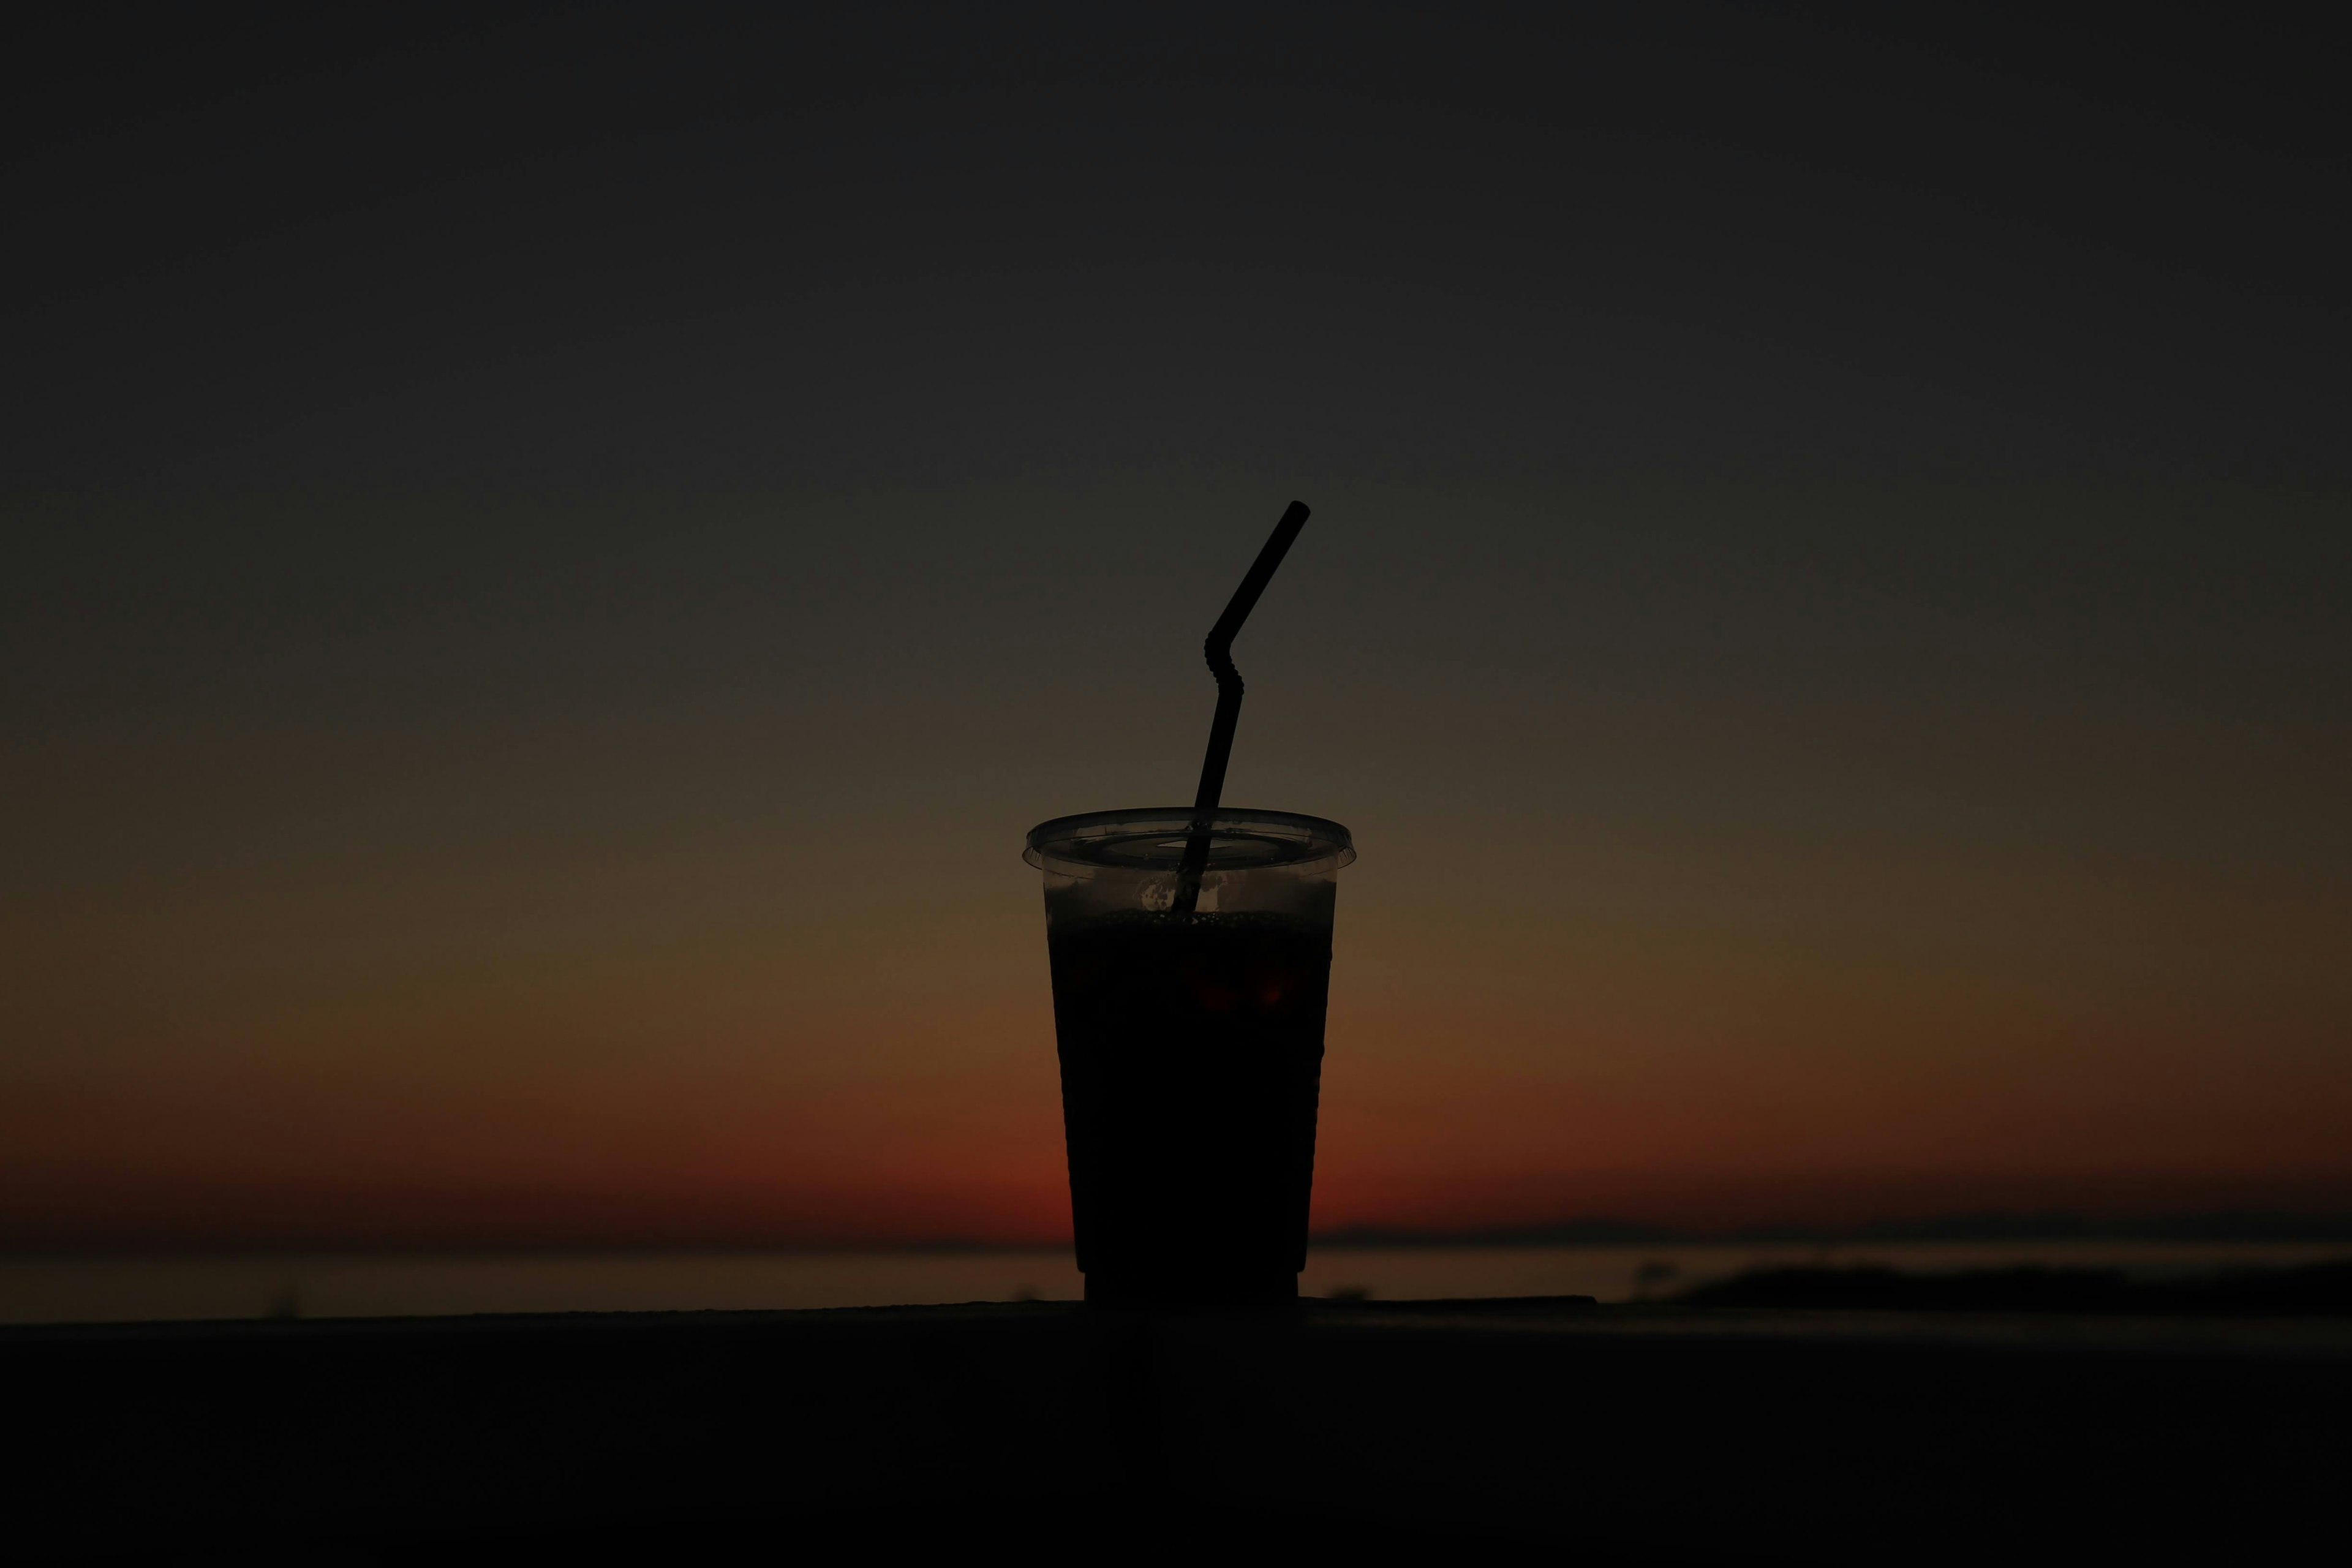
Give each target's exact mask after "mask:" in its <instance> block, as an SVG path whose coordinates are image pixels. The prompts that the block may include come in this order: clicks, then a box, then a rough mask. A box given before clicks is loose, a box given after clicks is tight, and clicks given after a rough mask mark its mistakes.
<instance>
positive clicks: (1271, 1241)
mask: <svg viewBox="0 0 2352 1568" xmlns="http://www.w3.org/2000/svg"><path fill="white" fill-rule="evenodd" d="M1191 827H1192V813H1191V812H1190V811H1187V810H1185V809H1183V808H1181V807H1171V808H1162V809H1156V810H1149V811H1129V812H1099V813H1095V814H1092V815H1090V816H1073V817H1061V818H1057V819H1056V820H1055V821H1052V822H1048V823H1045V824H1044V825H1043V826H1039V827H1038V828H1036V829H1035V830H1034V832H1032V833H1031V834H1030V836H1029V849H1028V853H1027V855H1026V856H1025V857H1024V858H1026V859H1027V860H1028V861H1029V863H1030V864H1032V865H1034V866H1037V867H1039V868H1042V869H1043V870H1044V871H1045V911H1046V921H1047V934H1046V941H1047V946H1048V950H1049V952H1050V953H1051V956H1052V961H1053V980H1054V1024H1055V1034H1056V1036H1057V1037H1058V1041H1059V1047H1060V1056H1061V1064H1062V1114H1063V1126H1064V1130H1065V1131H1066V1135H1067V1139H1068V1143H1069V1159H1070V1205H1071V1211H1072V1215H1073V1217H1074V1219H1075V1221H1076V1232H1077V1251H1078V1268H1080V1269H1081V1270H1082V1271H1084V1273H1085V1274H1086V1277H1087V1300H1089V1301H1097V1302H1110V1303H1129V1302H1131V1303H1152V1302H1158V1303H1215V1304H1233V1305H1241V1304H1249V1303H1260V1302H1270V1301H1284V1300H1291V1299H1293V1298H1295V1297H1296V1296H1297V1289H1298V1271H1299V1269H1300V1268H1303V1267H1304V1266H1305V1264H1306V1261H1307V1204H1308V1198H1309V1194H1310V1192H1311V1189H1312V1186H1313V1183H1314V1174H1315V1114H1316V1103H1317V1099H1318V1093H1319V1089H1320V1084H1321V1079H1322V1062H1323V1016H1324V1006H1325V1001H1326V998H1327V996H1328V990H1329V980H1330V970H1331V915H1332V909H1333V901H1334V898H1335V895H1336V892H1337V884H1336V881H1335V878H1336V875H1337V873H1338V872H1339V868H1341V867H1343V866H1345V865H1347V864H1348V863H1349V861H1351V860H1353V859H1354V858H1355V852H1354V849H1353V847H1351V845H1350V843H1349V837H1348V831H1347V829H1346V828H1344V827H1341V826H1339V824H1337V823H1334V822H1327V821H1324V820H1323V819H1321V818H1319V817H1311V816H1296V815H1293V814H1289V813H1282V812H1251V811H1221V812H1218V813H1217V814H1216V815H1215V816H1214V818H1213V826H1212V831H1211V834H1210V836H1209V845H1208V854H1207V858H1206V860H1205V863H1204V864H1203V865H1202V867H1201V868H1200V870H1199V873H1198V890H1197V894H1196V895H1194V896H1193V897H1191V898H1189V899H1188V898H1187V897H1186V896H1185V890H1186V886H1187V882H1186V868H1185V867H1184V863H1183V858H1184V850H1185V843H1186V838H1187V837H1188V835H1189V833H1190V830H1191ZM1188 902H1189V903H1190V904H1191V905H1192V908H1190V909H1187V908H1185V907H1184V906H1185V905H1186V904H1187V903H1188Z"/></svg>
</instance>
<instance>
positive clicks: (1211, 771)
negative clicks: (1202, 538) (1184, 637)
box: [1175, 500, 1307, 915]
mask: <svg viewBox="0 0 2352 1568" xmlns="http://www.w3.org/2000/svg"><path fill="white" fill-rule="evenodd" d="M1306 526H1307V503H1306V502H1305V501H1296V500H1295V501H1292V502H1291V503H1290V507H1289V510H1286V511H1285V512H1284V513H1283V514H1282V521H1280V522H1277V523H1276V524H1275V525H1274V532H1273V533H1272V534H1271V535H1270V536H1269V537H1268V538H1267V539H1266V542H1265V549H1263V550H1260V551H1259V552H1257V559H1256V560H1255V561H1253V562H1252V563H1250V569H1249V572H1248V574H1246V575H1244V577H1243V578H1242V585H1241V586H1240V587H1238V588H1236V589H1234V596H1233V597H1232V598H1231V599H1229V600H1227V601H1226V602H1225V613H1224V614H1223V615H1222V616H1218V617H1217V624H1216V625H1215V626H1211V627H1210V628H1209V637H1208V640H1207V641H1206V642H1205V643H1203V644H1202V650H1203V651H1204V652H1206V653H1207V654H1208V656H1209V672H1210V673H1211V674H1213V675H1214V676H1215V677H1216V678H1217V715H1216V717H1215V718H1213V719H1212V720H1210V721H1209V754H1208V755H1207V756H1205V757H1203V758H1202V761H1201V787H1200V789H1199V790H1198V791H1197V792H1195V793H1194V795H1193V796H1192V832H1191V833H1190V834H1189V835H1188V836H1187V837H1186V838H1185V840H1184V859H1183V864H1182V868H1181V870H1179V871H1178V873H1177V877H1176V904H1175V909H1176V912H1177V913H1179V914H1186V915H1189V914H1191V913H1192V910H1193V907H1194V906H1195V905H1197V904H1198V903H1199V902H1200V901H1201V877H1202V873H1203V872H1205V871H1206V870H1207V869H1208V868H1209V832H1210V829H1211V828H1212V827H1213V826H1214V825H1215V823H1216V817H1217V803H1218V801H1219V800H1220V799H1221V798H1222V797H1223V795H1224V793H1225V763H1227V762H1229V761H1231V760H1232V758H1233V754H1234V725H1236V724H1238V723H1240V722H1241V717H1242V672H1241V671H1240V670H1238V669H1236V668H1234V633H1236V632H1238V631H1240V630H1241V629H1242V623H1243V622H1244V621H1245V620H1247V619H1249V613H1250V612H1251V611H1252V610H1254V609H1255V608H1256V607H1257V596H1258V595H1260V594H1263V593H1265V585H1266V584H1268V583H1270V582H1272V581H1274V569H1275V568H1276V567H1277V566H1279V565H1281V564H1282V558H1283V557H1284V556H1285V555H1286V554H1288V553H1289V552H1290V542H1291V541H1292V540H1294V539H1297V537H1298V531H1299V530H1300V529H1302V528H1304V527H1306Z"/></svg>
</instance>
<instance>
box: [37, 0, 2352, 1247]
mask: <svg viewBox="0 0 2352 1568" xmlns="http://www.w3.org/2000/svg"><path fill="white" fill-rule="evenodd" d="M1887 9H1888V8H1883V7H1853V8H1844V7H1833V6H1826V5H1822V6H1810V5H1790V6H1781V7H1759V6H1708V5H1581V6H1552V7H1544V8H1541V9H1535V8H1529V9H1525V10H1521V9H1518V8H1515V7H1490V8H1479V7H1470V8H1467V9H1460V10H1457V9H1454V8H1436V7H1430V8H1393V7H1381V6H1363V7H1350V8H1347V9H1345V10H1326V9H1322V8H1314V7H1297V8H1282V7H1276V8H1273V9H1272V10H1266V9H1263V8H1255V7H1251V8H1242V7H1235V8H1231V9H1224V8H1220V7H1217V6H1213V5H1212V6H1203V7H1197V8H1187V9H1185V10H1183V11H1181V12H1179V11H1174V10H1161V9H1148V10H1147V9H1133V10H1129V9H1122V8H1118V7H1074V8H1059V9H1055V8H1038V7H1023V6H1003V7H966V6H940V7H924V6H891V5H877V6H870V7H857V8H855V9H854V10H853V9H845V10H843V11H842V12H840V13H839V14H838V16H837V17H836V19H835V20H832V21H824V20H815V21H813V20H812V19H811V18H812V17H819V16H824V13H823V12H821V11H818V10H815V9H813V8H803V7H793V6H776V7H767V6H746V7H730V6H723V5H714V6H698V7H682V8H654V7H634V8H633V7H611V6H600V5H566V6H553V5H538V6H531V5H523V6H509V7H495V6H478V5H476V6H451V7H439V6H433V5H421V6H414V7H403V8H398V9H396V10H385V11H383V12H382V13H380V14H375V15H377V20H375V21H373V22H369V21H367V20H366V19H365V16H367V15H369V14H366V13H362V14H359V15H360V16H361V19H360V20H358V21H356V22H352V21H351V19H350V14H341V13H339V15H343V16H344V19H345V21H346V23H348V25H347V26H339V27H338V28H337V29H336V30H334V31H332V32H330V31H329V30H328V29H327V28H326V26H325V25H324V24H323V23H321V22H320V21H318V20H316V19H315V17H316V16H318V15H322V14H323V13H318V12H315V11H314V10H313V8H307V7H306V8H278V7H263V6H250V5H246V6H240V5H221V6H205V7H185V8H181V7H114V8H108V7H103V6H101V7H96V8H93V9H92V10H90V11H89V12H87V13H78V14H77V16H76V18H75V19H74V20H72V21H71V22H70V23H69V24H60V26H70V27H71V28H72V29H73V30H72V31H70V32H66V31H60V32H58V33H56V34H54V35H51V36H43V37H37V38H36V40H35V45H36V47H35V54H36V55H37V57H38V58H40V59H42V60H43V61H44V62H45V63H44V64H43V65H42V67H41V68H40V74H41V75H42V76H43V82H42V85H41V86H40V88H39V89H38V90H37V91H34V92H32V93H31V94H30V95H29V96H28V97H27V98H26V100H25V102H23V103H20V104H19V105H18V106H16V108H15V109H14V110H12V111H11V112H12V113H14V114H16V115H18V116H20V117H21V118H22V120H23V122H24V123H23V129H21V130H20V131H19V132H16V133H15V134H12V136H11V137H10V138H9V149H10V150H9V153H8V162H7V166H6V170H5V182H0V199H5V205H6V208H7V210H8V211H10V212H11V213H12V215H14V217H13V222H12V227H13V228H14V229H15V231H16V237H15V238H14V239H13V240H12V242H11V246H10V254H9V256H8V258H7V259H6V261H5V264H0V265H5V268H7V274H8V287H7V288H6V289H5V297H0V308H5V326H0V333H5V336H0V344H5V348H0V362H5V363H6V365H7V367H8V369H7V372H6V374H5V395H6V397H7V399H8V407H7V409H6V410H5V417H6V428H7V432H8V434H7V437H6V439H5V448H6V458H5V463H4V464H0V513H5V515H6V516H7V517H8V518H9V519H10V520H11V526H10V529H9V532H10V535H11V538H12V543H11V545H10V548H9V556H10V561H9V563H8V566H7V569H6V571H5V574H0V635H5V660H0V683H5V705H6V712H7V714H8V719H7V722H6V724H5V734H4V735H0V747H5V757H0V791H5V801H6V805H7V815H8V818H9V821H10V824H11V831H10V834H9V853H8V854H7V856H6V858H5V864H4V865H0V936H5V952H6V954H7V957H6V961H5V971H0V975H4V976H5V984H0V1246H5V1247H18V1248H27V1247H35V1248H37V1247H74V1246H192V1247H200V1246H208V1245H229V1244H236V1245H247V1244H255V1243H285V1244H289V1245H290V1244H303V1245H311V1244H321V1243H334V1244H346V1245H354V1246H365V1245H377V1244H400V1245H434V1246H437V1245H485V1246H493V1245H495V1246H509V1245H520V1244H536V1243H546V1244H561V1245H583V1244H604V1243H611V1244H630V1245H635V1244H674V1245H703V1244H730V1245H731V1244H762V1243H777V1244H816V1243H825V1244H831V1243H844V1242H847V1243H888V1242H895V1241H907V1240H925V1239H940V1238H964V1239H982V1240H1007V1241H1041V1240H1053V1239H1055V1238H1057V1237H1064V1236H1066V1234H1067V1226H1068V1215H1067V1199H1066V1189H1065V1187H1064V1175H1063V1163H1062V1161H1063V1152H1062V1146H1061V1131H1060V1108H1059V1103H1058V1100H1057V1097H1056V1089H1055V1065H1054V1057H1053V1047H1052V1029H1051V1015H1050V1008H1049V1005H1048V997H1047V993H1046V973H1045V942H1044V921H1043V910H1042V908H1041V902H1040V898H1039V892H1038V889H1037V886H1036V874H1035V873H1034V872H1033V871H1031V870H1029V869H1028V868H1025V867H1024V866H1023V865H1022V863H1021V861H1020V858H1019V855H1020V849H1021V843H1022V835H1023V834H1024V831H1025V830H1026V829H1027V828H1028V827H1029V826H1031V825H1032V824H1034V823H1035V822H1037V821H1038V820H1040V819H1042V818H1045V817H1047V816H1055V815H1059V814H1063V813H1067V812H1076V811H1084V810H1092V809H1101V808H1108V807H1114V806H1130V805H1156V804H1163V803H1167V802H1171V801H1181V800H1183V799H1186V798H1188V797H1189V795H1190V792H1191V789H1192V781H1193V776H1194V773H1195V770H1196V769H1197V767H1198V765H1199V754H1200V747H1201V743H1202V738H1203V736H1204V734H1205V731H1206V726H1207V723H1208V718H1209V713H1210V709H1211V705H1212V701H1213V687H1212V685H1211V682H1210V680H1209V678H1208V675H1207V673H1206V671H1205V669H1204V668H1202V664H1201V661H1200V654H1199V640H1200V637H1201V636H1202V633H1203V632H1205V631H1206V630H1207V628H1208V626H1209V623H1210V622H1211V620H1213V618H1214V616H1215V615H1216V613H1217V611H1218V609H1219V608H1220V607H1221V606H1222V605H1223V600H1224V596H1225V595H1226V594H1227V593H1228V592H1229V591H1230V590H1231V587H1232V585H1233V584H1234V581H1235V580H1236V579H1237V578H1238V576H1239V574H1240V573H1241V571H1242V570H1243V568H1244V566H1246V565H1247V563H1248V562H1249V560H1250V558H1251V555H1252V553H1253V552H1254V551H1255V549H1256V547H1257V544H1258V542H1260V541H1261V540H1262V539H1263V538H1264V537H1265V531H1266V530H1267V529H1268V528H1269V527H1270V526H1271V525H1272V523H1273V521H1274V520H1275V519H1276V516H1277V515H1279V513H1280V512H1281V510H1282V509H1283V507H1284V505H1285V503H1286V502H1287V501H1289V500H1292V499H1294V498H1297V499H1298V500H1305V501H1307V503H1309V504H1310V505H1311V506H1312V507H1313V508H1314V509H1315V511H1314V519H1313V521H1311V522H1310V523H1309V524H1308V525H1307V531H1306V532H1305V534H1304V535H1303V536H1302V538H1301V540H1300V542H1299V543H1298V545H1297V548H1296V549H1295V550H1294V551H1293V552H1292V553H1291V555H1290V557H1289V559H1288V562H1287V563H1286V565H1285V566H1284V568H1283V570H1282V574H1281V575H1280V576H1279V577H1278V578H1277V579H1276V583H1275V584H1274V586H1273V588H1272V590H1271V591H1270V592H1269V593H1268V594H1267V595H1266V597H1265V600H1264V601H1263V603H1262V604H1261V605H1260V606H1259V608H1258V610H1257V612H1256V614H1255V616H1254V618H1253V619H1252V620H1251V622H1250V625H1249V626H1248V629H1247V630H1246V631H1245V632H1244V635H1243V637H1242V638H1241V640H1240V642H1239V644H1238V645H1237V647H1236V657H1237V658H1238V660H1239V662H1240V664H1241V667H1242V668H1243V669H1244V671H1245V673H1246V675H1247V677H1248V679H1249V698H1248V703H1247V706H1246V708H1245V709H1244V713H1243V717H1242V722H1241V729H1240V735H1239V740H1238V742H1237V744H1236V748H1235V752H1234V763H1233V769H1232V773H1231V777H1230V780H1229V783H1228V785H1227V789H1226V799H1227V800H1228V801H1229V802H1231V803H1233V804H1235V805H1248V806H1261V807H1272V808H1279V809H1289V810H1297V811H1305V812H1311V813H1314V814H1317V815H1320V816H1329V817H1334V818H1337V819H1339V821H1341V822H1344V823H1346V824H1347V825H1348V826H1349V827H1350V828H1351V829H1352V830H1353V831H1354V833H1355V835H1356V840H1357V844H1358V847H1359V848H1360V854H1361V860H1360V863H1359V864H1358V865H1356V866H1355V867H1353V868H1350V869H1349V870H1348V871H1347V872H1346V873H1344V875H1343V876H1342V879H1341V884H1340V889H1341V890H1340V895H1339V924H1338V933H1337V938H1336V952H1337V958H1336V963H1335V968H1334V972H1333V982H1332V995H1333V1002H1332V1012H1331V1017H1330V1024H1329V1034H1328V1058H1327V1063H1326V1070H1325V1080H1324V1081H1325V1089H1324V1107H1325V1110H1324V1119H1323V1131H1322V1136H1321V1143H1320V1154H1319V1159H1318V1177H1317V1193H1316V1220H1317V1223H1318V1226H1322V1227H1325V1228H1327V1229H1329V1228H1339V1227H1352V1226H1414V1227H1432V1228H1446V1227H1477V1226H1497V1225H1511V1224H1533V1223H1538V1222H1544V1221H1549V1220H1556V1219H1562V1218H1569V1217H1574V1216H1581V1215H1609V1216H1617V1217H1624V1218H1633V1219H1642V1220H1648V1221H1653V1222H1656V1223H1661V1224H1669V1225H1677V1226H1694V1227H1722V1226H1745V1225H1762V1224H1783V1223H1786V1224H1823V1225H1836V1224H1848V1223H1861V1222H1864V1221H1869V1220H1872V1219H1876V1218H1885V1217H1918V1216H1927V1215H1945V1214H1954V1213H1969V1212H1979V1211H1986V1210H1996V1209H1998V1210H2051V1209H2074V1210H2084V1211H2089V1212H2095V1213H2101V1214H2144V1213H2158V1212H2161V1213H2178V1212H2183V1211H2202V1210H2213V1209H2236V1210H2252V1209H2263V1210H2280V1209H2286V1210H2301V1211H2310V1212H2334V1213H2338V1214H2342V1213H2352V962H2347V950H2352V826H2347V822H2348V821H2352V814H2347V809H2346V805H2345V803H2346V802H2347V800H2352V729H2347V722H2346V712H2347V698H2352V635H2347V629H2346V613H2345V605H2346V603H2347V587H2352V581H2347V577H2348V576H2352V570H2348V569H2352V544H2347V538H2352V534H2347V528H2346V517H2347V508H2346V502H2347V499H2352V446H2347V442H2346V439H2345V431H2346V429H2347V416H2352V394H2347V381H2346V379H2345V373H2344V367H2345V365H2346V364H2347V363H2352V310H2347V295H2346V291H2345V287H2344V282H2343V279H2345V278H2346V277H2347V276H2352V205H2347V204H2346V203H2345V202H2344V200H2343V191H2344V181H2345V175H2346V172H2347V143H2346V141H2345V138H2344V136H2343V132H2342V131H2341V129H2340V127H2337V128H2333V129H2331V128H2329V127H2328V125H2327V124H2326V122H2325V121H2322V120H2321V119H2320V118H2319V113H2320V111H2319V110H2315V109H2310V108H2309V107H2308V101H2309V100H2311V99H2312V98H2313V96H2314V95H2313V93H2312V92H2311V91H2310V90H2309V88H2310V85H2311V83H2313V82H2315V81H2316V80H2317V76H2316V73H2317V72H2318V71H2319V69H2320V65H2319V64H2318V61H2319V60H2320V58H2323V57H2322V53H2321V51H2319V50H2318V49H2317V47H2316V45H2315V43H2313V42H2311V41H2309V40H2305V41H2301V42H2297V41H2296V40H2294V39H2291V38H2282V37H2279V36H2278V35H2277V34H2275V33H2271V34H2267V35H2265V37H2264V38H2263V39H2260V40H2255V39H2240V40H2236V41H2231V39H2229V38H2226V37H2224V38H2221V39H2218V40H2217V39H2216V38H2214V37H2210V36H2208V35H2207V34H2205V33H2202V32H2198V33H2193V34H2192V33H2181V34H2178V35H2164V34H2158V33H2150V32H2146V31H2139V32H2134V33H2132V34H2130V35H2128V36H2117V35H2115V34H2113V33H2111V32H2105V31H2100V30H2097V29H2093V28H2088V27H2082V28H2076V27H2071V26H2052V27H2050V28H2047V29H2042V28H2036V29H2032V30H2027V29H2023V28H2021V27H2018V26H2009V25H2007V24H2004V23H2000V22H1999V21H1997V20H1995V19H1992V18H1993V17H1994V16H1995V14H1994V13H1982V14H1979V13H1974V12H1969V11H1968V10H1967V9H1966V8H1947V7H1942V6H1937V5H1927V6H1921V7H1917V8H1911V7H1904V8H1899V9H1900V12H1901V14H1900V16H1887V15H1883V14H1882V13H1883V12H1885V11H1886V10H1887ZM1971 16H1976V17H1977V18H1978V19H1976V20H1973V21H1971V20H1970V19H1969V18H1970V17H1971ZM306 18H311V19H306ZM1890 29H1893V30H1890Z"/></svg>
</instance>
